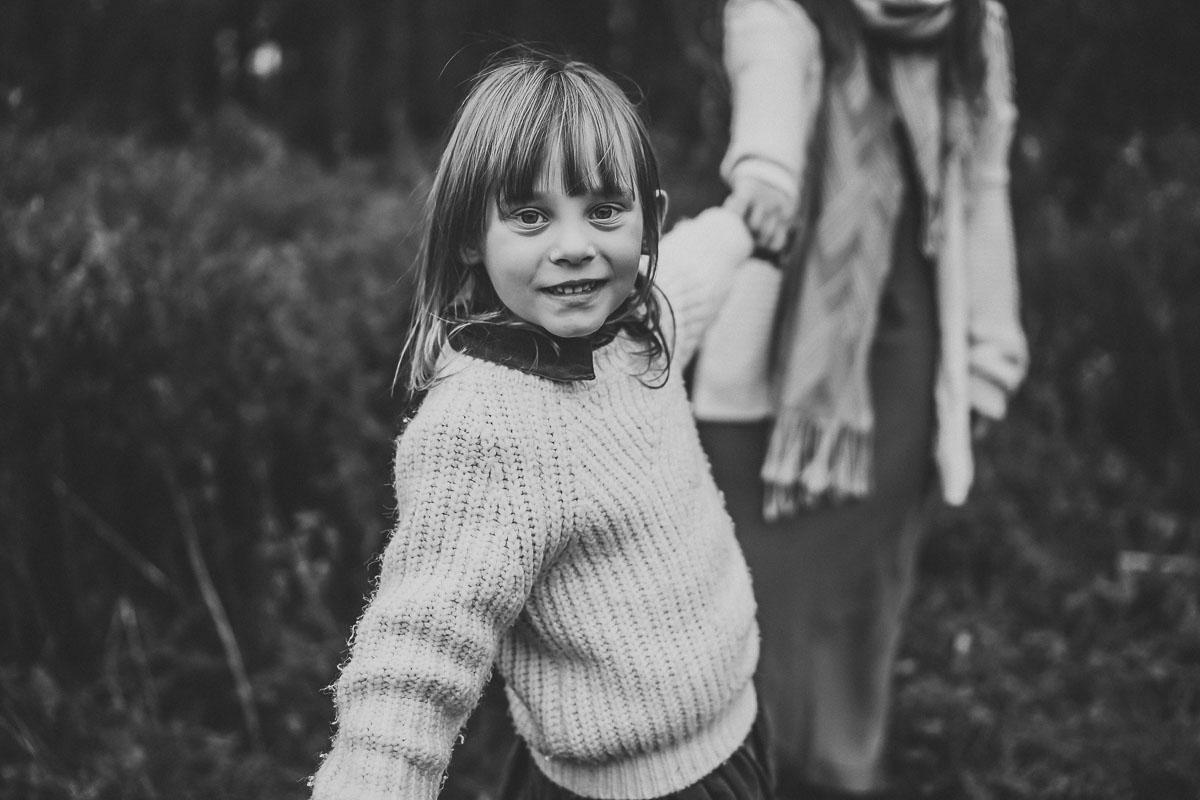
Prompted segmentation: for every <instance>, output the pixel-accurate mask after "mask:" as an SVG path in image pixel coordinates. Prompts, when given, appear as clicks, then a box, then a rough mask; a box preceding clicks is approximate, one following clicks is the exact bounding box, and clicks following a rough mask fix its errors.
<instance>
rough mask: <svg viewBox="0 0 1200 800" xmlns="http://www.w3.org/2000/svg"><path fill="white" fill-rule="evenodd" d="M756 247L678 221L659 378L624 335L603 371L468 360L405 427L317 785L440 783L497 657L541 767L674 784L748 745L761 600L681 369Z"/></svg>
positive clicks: (410, 792) (425, 793)
mask: <svg viewBox="0 0 1200 800" xmlns="http://www.w3.org/2000/svg"><path fill="white" fill-rule="evenodd" d="M750 248H751V243H750V238H749V235H748V234H747V233H746V231H745V229H744V228H743V227H742V224H741V222H740V220H738V219H737V217H735V216H733V215H731V214H729V213H728V212H725V211H722V210H711V211H708V212H705V213H704V214H702V215H701V216H700V217H698V218H697V219H696V220H693V221H690V222H685V223H681V224H680V225H678V226H676V228H675V229H674V230H673V231H672V232H671V233H670V234H668V235H667V236H666V237H664V240H663V243H662V248H661V256H660V281H659V285H660V287H661V288H662V289H663V292H664V294H665V295H666V296H667V297H668V298H669V300H670V302H671V308H672V309H673V312H674V320H675V323H676V324H674V325H672V324H671V321H672V314H671V313H665V314H664V317H665V318H666V319H665V321H666V322H667V323H668V328H669V329H670V330H674V333H675V347H674V349H673V353H674V356H675V362H674V364H673V366H672V370H671V377H670V380H669V381H668V382H667V384H666V386H664V387H663V388H661V389H651V388H648V387H647V386H646V385H645V384H644V383H643V382H642V381H640V380H639V377H640V378H641V379H642V380H645V381H652V380H653V378H654V377H655V375H656V372H654V371H651V372H650V373H646V374H642V373H643V370H644V368H645V359H644V357H641V356H639V355H636V350H637V346H636V345H634V344H633V343H631V342H629V341H627V340H626V339H624V338H621V337H619V338H618V339H616V340H615V341H614V342H612V343H611V344H609V345H607V346H605V347H603V348H601V349H600V350H598V351H597V352H596V353H595V366H596V379H595V380H594V381H580V382H576V383H556V382H553V381H550V380H546V379H544V378H540V377H537V376H533V375H528V374H526V373H524V372H520V371H518V370H515V369H510V368H508V367H504V366H500V365H498V364H495V363H492V362H487V361H482V360H479V359H476V358H472V357H470V356H465V355H461V354H455V355H453V356H451V357H450V358H449V360H448V362H447V365H446V373H445V374H446V378H445V380H444V381H443V382H442V383H440V384H438V385H437V386H435V387H434V388H433V389H432V390H431V391H430V392H429V395H428V397H427V398H426V399H425V402H424V404H423V405H422V407H421V410H420V412H419V413H418V414H417V416H416V418H415V419H414V420H413V421H412V422H411V423H410V425H409V427H408V429H407V431H406V432H405V433H404V435H403V436H402V437H401V438H400V440H399V444H398V447H397V452H396V494H397V505H398V522H397V526H396V529H395V531H394V533H393V535H392V537H391V539H390V541H389V543H388V545H387V548H386V550H385V552H384V556H383V561H382V570H381V575H380V579H379V585H378V588H377V590H376V592H375V595H374V597H373V598H372V599H371V601H370V603H369V604H368V606H367V609H366V611H365V612H364V614H363V616H362V618H361V619H360V621H359V623H358V625H357V627H356V629H355V633H354V638H353V643H352V649H351V657H350V660H349V661H348V662H347V663H346V665H345V666H344V667H343V670H342V674H341V676H340V678H339V679H338V681H337V683H336V685H335V702H336V706H337V712H338V727H337V733H336V735H335V738H334V742H333V746H332V749H331V751H330V752H329V754H328V755H327V756H326V758H325V759H324V761H323V763H322V764H321V767H320V769H319V770H318V772H317V774H316V776H315V777H314V780H313V791H314V797H316V798H346V800H349V799H350V798H354V800H374V798H406V799H407V798H420V799H422V800H428V799H429V798H433V797H435V796H436V795H437V792H438V789H439V787H440V784H441V780H442V775H443V771H444V769H445V767H446V765H447V763H448V761H449V757H450V749H451V746H452V744H453V741H454V738H455V736H456V735H457V733H458V731H459V729H460V728H461V726H462V724H463V723H464V722H465V720H466V718H467V716H468V715H469V713H470V712H471V710H472V708H473V707H474V706H475V704H476V702H477V701H478V698H479V695H480V692H481V691H482V689H483V686H484V683H485V682H486V680H487V677H488V674H489V672H490V669H491V666H492V664H493V662H495V664H496V665H497V666H498V668H499V669H500V671H501V673H502V674H503V675H504V678H505V682H506V686H507V690H508V696H509V701H510V707H511V710H512V716H513V721H514V723H515V726H516V729H517V732H518V733H519V734H520V735H521V736H522V737H524V738H525V740H526V741H527V742H528V743H529V745H530V748H531V750H532V751H533V755H534V758H535V759H536V760H537V763H538V764H539V767H540V768H541V769H542V770H543V772H545V773H546V774H547V775H548V776H549V777H550V778H551V779H553V780H555V781H556V782H558V783H560V784H561V785H564V786H565V787H566V788H568V789H570V790H571V791H573V792H575V793H577V794H580V795H583V796H585V797H597V798H617V797H620V798H650V797H657V796H660V795H663V794H667V793H670V792H673V791H677V790H679V789H681V788H684V787H685V786H688V785H690V784H691V783H694V782H695V781H697V780H699V779H700V778H702V777H703V776H704V775H705V774H707V773H708V772H710V771H712V770H713V769H715V768H716V767H717V766H718V765H719V764H720V763H721V762H722V761H723V760H725V759H726V758H728V757H729V755H730V754H731V753H733V752H734V750H736V749H737V747H738V746H739V745H740V743H741V742H742V740H743V739H744V738H745V737H746V735H747V734H748V732H749V730H750V727H751V725H752V723H753V720H754V716H755V705H756V703H755V696H754V690H753V685H752V683H751V677H752V675H753V673H754V669H755V666H756V663H757V657H758V629H757V626H756V625H755V622H754V600H753V594H752V591H751V586H750V579H749V575H748V572H747V570H746V566H745V562H744V561H743V559H742V556H741V552H740V550H739V548H738V546H737V543H736V540H735V539H734V536H733V526H732V523H731V521H730V519H729V516H728V515H727V514H726V512H725V510H724V508H723V506H722V502H721V497H720V495H719V494H718V492H717V489H716V486H715V484H714V483H713V479H712V476H711V474H710V471H709V468H708V463H707V461H706V459H705V457H704V455H703V452H702V450H701V448H700V444H699V440H698V437H697V434H696V430H695V426H694V424H693V422H692V417H691V412H690V407H689V404H688V398H687V396H686V393H685V391H684V386H683V382H682V378H681V373H682V369H683V366H684V364H685V363H686V360H687V359H688V358H690V356H691V354H692V353H693V352H694V350H695V347H696V343H697V342H698V340H699V338H700V336H701V334H702V332H703V329H704V327H705V325H706V324H707V322H708V320H709V319H711V317H712V315H713V314H714V312H715V310H716V307H717V305H718V300H719V298H720V297H721V296H723V294H724V293H725V291H726V289H727V287H728V285H729V282H730V279H731V276H732V274H733V272H734V267H735V265H737V264H738V263H740V262H742V261H744V260H745V259H746V257H747V256H748V255H749V253H750Z"/></svg>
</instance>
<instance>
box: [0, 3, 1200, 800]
mask: <svg viewBox="0 0 1200 800" xmlns="http://www.w3.org/2000/svg"><path fill="white" fill-rule="evenodd" d="M475 1H476V0H471V2H465V0H464V2H462V3H443V4H438V3H436V2H425V1H423V2H413V3H404V4H394V5H392V4H386V3H376V2H362V3H352V4H340V5H337V7H336V8H335V7H334V5H336V4H330V3H325V2H322V0H303V2H301V0H289V1H288V2H274V3H266V2H262V3H249V4H234V3H222V2H217V0H190V2H188V3H183V4H179V5H178V6H176V7H173V8H175V11H176V13H177V14H178V16H177V17H175V18H173V19H174V22H173V23H172V24H170V25H168V24H166V22H165V21H164V17H163V9H164V8H165V7H163V6H162V4H161V3H154V2H151V0H122V2H107V3H92V2H84V0H54V2H52V3H33V2H25V0H18V1H17V2H14V3H10V4H6V5H4V6H3V7H0V22H2V23H4V24H0V37H3V38H2V39H0V45H2V46H0V88H2V89H3V90H4V93H5V98H6V101H7V105H6V106H5V107H4V112H3V116H4V120H3V121H2V122H0V125H2V127H0V531H2V532H3V536H2V537H0V653H2V655H0V798H9V797H11V798H21V799H22V800H26V799H27V798H30V799H37V798H55V799H56V800H57V798H64V799H65V798H131V799H132V800H140V799H142V798H146V799H147V800H149V798H160V797H170V798H176V797H179V798H188V797H221V798H240V797H247V798H248V797H255V798H294V797H302V796H304V795H305V789H304V784H303V780H304V777H305V775H307V774H308V773H309V772H311V770H312V769H313V768H314V766H315V763H316V754H317V753H319V752H321V751H322V750H323V749H324V748H325V746H326V745H327V742H328V734H329V726H330V723H331V720H332V709H331V707H330V703H329V701H328V697H327V696H325V695H323V694H322V693H321V689H322V687H324V686H326V685H327V684H328V683H329V682H330V681H331V680H332V678H333V676H334V672H335V670H336V665H337V663H338V662H339V661H340V659H341V658H342V657H343V656H344V647H345V642H346V638H347V636H348V633H349V628H350V625H351V624H352V622H353V620H354V618H355V617H356V615H357V613H358V611H359V610H360V608H361V602H362V597H363V595H364V594H365V593H366V592H367V591H369V587H370V566H369V565H370V563H371V560H372V558H373V555H374V553H375V552H376V551H377V550H378V548H379V546H380V545H381V543H382V541H383V536H384V532H385V530H386V528H387V525H388V522H389V513H390V511H389V510H390V505H391V503H392V502H393V501H392V497H391V490H390V486H389V483H390V481H389V478H390V455H391V446H392V445H391V440H392V436H393V434H394V433H395V429H396V428H395V424H394V422H395V419H396V417H397V415H398V411H399V409H398V407H397V402H396V400H395V399H394V398H393V397H392V395H391V393H390V383H391V378H392V370H393V367H394V360H395V357H396V354H397V353H396V351H397V349H398V347H399V343H400V338H401V334H402V329H403V324H404V315H405V313H406V297H407V285H406V283H405V280H404V277H403V276H404V270H405V267H406V265H407V264H408V262H409V261H410V259H411V257H412V254H413V249H414V242H413V241H412V238H411V232H412V229H413V226H414V223H415V221H416V219H417V214H418V211H419V200H420V191H421V187H422V183H423V181H424V179H425V175H426V170H427V165H428V163H429V155H430V152H429V151H430V149H431V148H432V146H433V144H432V143H433V138H432V134H431V132H432V131H433V130H435V129H436V128H437V127H438V126H440V124H441V121H443V116H444V114H445V113H446V109H447V108H452V107H453V102H454V96H455V95H454V92H456V91H458V90H459V89H460V88H461V87H459V86H458V85H457V84H456V83H455V81H456V80H458V79H457V78H455V77H454V76H455V75H458V71H461V70H466V69H468V68H469V63H470V61H471V58H467V57H464V59H463V61H462V62H461V63H460V62H455V65H454V66H453V68H451V69H449V71H448V72H447V73H446V74H444V75H443V74H441V73H439V72H438V71H437V70H434V69H433V68H432V66H431V63H432V62H431V63H426V64H424V65H422V66H420V68H419V69H418V68H416V67H415V66H414V68H413V69H411V70H401V73H402V74H400V75H390V76H389V74H388V70H389V69H392V68H397V69H399V67H397V65H401V66H403V65H406V64H408V65H411V64H412V62H411V61H410V60H406V59H411V58H413V57H414V56H413V53H414V52H427V53H433V52H441V50H439V49H438V48H446V47H450V48H451V52H452V51H453V48H454V47H461V46H463V45H464V39H463V38H462V37H464V36H465V37H466V42H467V44H470V45H471V46H473V47H476V48H478V47H480V46H481V44H480V40H479V39H478V38H475V39H472V38H471V37H472V36H474V35H475V33H478V32H479V31H486V30H495V31H497V32H499V33H503V32H504V30H503V26H501V24H500V23H501V22H504V20H502V19H501V17H503V16H504V14H508V15H509V17H508V19H507V22H505V24H511V26H512V27H511V30H510V31H509V33H511V34H512V35H517V34H518V33H521V34H523V35H528V36H529V37H530V38H541V39H556V38H562V39H563V40H564V41H566V42H568V43H572V44H573V45H574V46H575V49H576V50H577V51H580V52H583V53H585V54H587V55H589V56H593V57H594V58H595V60H598V61H601V62H603V63H605V64H607V65H608V66H610V67H615V68H619V69H621V70H622V71H624V72H625V73H626V74H628V75H630V76H631V77H633V78H634V79H636V80H638V81H639V82H642V83H644V84H646V85H647V94H648V96H649V101H650V102H649V109H650V111H651V112H652V113H651V119H652V120H653V121H654V123H655V125H654V128H655V130H654V135H655V138H656V140H657V143H658V145H659V148H660V151H661V152H662V154H663V156H664V169H665V173H666V184H667V187H668V189H669V190H670V191H671V195H672V213H673V216H676V217H677V216H679V215H681V214H690V213H694V212H695V211H696V210H698V209H700V208H702V207H703V206H704V205H706V204H708V203H711V202H715V201H717V200H719V199H720V196H721V187H720V184H719V180H718V179H717V176H716V166H715V159H716V158H718V157H719V154H720V152H721V148H722V145H723V141H722V137H723V136H724V133H723V127H724V124H725V120H724V119H723V116H722V115H723V114H724V113H725V98H724V97H723V95H722V92H723V88H722V85H721V81H720V77H719V70H718V69H716V68H715V65H714V62H713V61H712V59H713V57H714V55H715V51H714V50H713V45H714V42H715V41H716V39H715V38H714V37H715V35H716V33H715V32H714V30H713V29H712V21H713V13H714V11H715V9H717V8H718V6H719V3H716V2H714V0H704V2H703V3H701V4H699V5H698V6H695V7H693V6H687V5H686V3H685V2H682V0H681V2H676V1H675V0H655V2H653V3H646V4H644V5H639V4H636V3H630V2H617V1H616V0H612V2H608V3H602V4H599V6H598V8H600V9H601V10H603V11H604V14H603V15H601V16H602V17H603V19H604V24H603V25H591V27H590V28H588V29H586V30H585V29H584V28H582V27H578V26H579V25H580V23H579V21H578V20H574V21H572V20H571V19H570V17H571V15H570V14H566V13H565V12H563V11H562V10H561V9H558V10H557V11H555V10H553V9H550V7H549V6H548V5H547V4H546V3H543V2H541V0H537V1H536V2H535V0H520V2H518V0H505V2H503V3H498V4H495V8H494V9H493V10H492V11H490V12H487V13H486V14H484V16H481V17H474V16H472V15H473V14H475V13H476V12H478V13H483V12H479V9H478V8H476V5H473V3H475ZM1006 5H1007V6H1008V8H1009V12H1010V18H1011V21H1012V27H1013V33H1014V44H1015V53H1016V59H1017V60H1016V66H1017V79H1018V97H1019V99H1020V104H1021V109H1022V120H1021V128H1020V133H1019V136H1018V139H1017V142H1016V147H1015V149H1014V160H1013V167H1014V185H1013V194H1014V200H1015V202H1014V208H1015V210H1016V223H1017V230H1018V241H1019V245H1020V264H1021V279H1022V285H1023V294H1024V317H1025V322H1026V327H1027V330H1028V332H1029V335H1030V343H1031V348H1032V352H1033V364H1032V368H1031V372H1030V375H1029V378H1028V380H1027V381H1026V384H1025V385H1024V387H1023V388H1022V389H1021V391H1020V392H1019V393H1018V395H1017V396H1016V397H1015V398H1014V402H1013V406H1012V409H1011V414H1010V417H1009V419H1008V421H1006V422H1005V424H1003V425H1001V426H999V427H998V428H996V429H995V430H994V431H993V433H992V435H991V438H990V439H988V440H987V441H985V442H984V443H983V444H982V446H981V451H980V459H979V461H980V464H979V468H980V475H979V479H978V482H977V486H976V489H975V491H974V493H973V496H972V499H971V501H970V502H969V503H968V504H967V505H966V506H964V507H962V508H958V509H948V510H945V511H944V512H942V513H941V514H940V515H939V516H938V519H937V524H936V526H935V529H934V530H933V531H932V533H931V536H930V539H929V541H928V544H927V547H926V548H925V550H924V555H923V560H922V564H921V571H922V581H921V582H920V584H919V588H918V592H917V595H916V597H915V598H914V607H913V609H912V613H911V615H910V619H911V624H910V627H909V629H908V631H907V634H906V638H905V642H904V652H903V659H902V661H901V664H900V669H899V674H898V676H897V680H898V685H899V692H898V695H897V699H896V706H897V707H896V714H895V721H894V737H893V745H894V746H893V748H892V749H893V767H894V769H895V772H896V773H897V775H898V776H899V777H900V778H901V779H902V780H903V781H905V782H906V783H908V784H910V785H911V786H912V787H913V796H914V797H918V798H972V800H975V799H976V798H979V799H981V800H982V799H986V798H995V799H996V800H1000V799H1001V798H1080V799H1081V800H1082V799H1083V798H1087V799H1088V800H1092V799H1093V798H1094V799H1095V800H1118V798H1121V799H1123V798H1143V797H1144V798H1155V800H1159V799H1160V798H1165V800H1174V798H1189V800H1191V799H1192V798H1195V797H1197V796H1200V760H1198V759H1197V758H1196V753H1198V752H1200V590H1198V584H1200V569H1198V568H1197V566H1196V565H1197V563H1200V562H1198V559H1200V495H1198V494H1197V492H1196V488H1195V487H1196V479H1195V477H1194V476H1195V475H1196V474H1198V473H1200V411H1198V409H1200V359H1197V358H1196V355H1197V353H1200V119H1198V118H1197V115H1198V114H1200V106H1197V105H1196V104H1195V103H1194V102H1193V101H1192V100H1191V91H1192V90H1191V89H1190V87H1189V86H1188V83H1187V81H1186V80H1182V79H1179V77H1178V76H1181V75H1190V74H1194V73H1195V71H1196V70H1195V69H1194V67H1198V66H1200V64H1197V63H1196V62H1197V61H1198V60H1200V50H1196V49H1195V48H1193V47H1191V44H1190V42H1189V41H1188V33H1189V31H1192V30H1194V29H1195V23H1196V22H1197V21H1200V20H1197V14H1198V13H1200V12H1198V11H1197V9H1200V5H1197V6H1195V7H1193V5H1192V4H1187V3H1182V2H1178V1H1175V2H1168V0H1156V2H1154V3H1145V4H1142V3H1135V2H1133V0H1120V2H1117V1H1116V0H1114V2H1111V3H1094V2H1089V0H1055V2H1048V3H1018V2H1009V3H1007V4H1006ZM150 6H155V7H156V9H157V10H152V9H150ZM397 9H399V10H397ZM472 9H474V10H472ZM689 10H691V13H689ZM539 11H544V12H546V13H545V15H543V16H541V17H538V16H537V14H538V13H539ZM142 12H146V15H144V16H142V17H139V19H140V22H139V23H138V25H137V26H134V27H132V28H130V27H128V24H127V23H128V20H129V19H132V18H133V17H135V16H137V15H139V14H141V13H142ZM502 12H503V13H502ZM593 12H595V13H599V12H598V11H597V10H596V9H595V8H593ZM379 14H383V15H385V16H384V17H379V16H375V15H379ZM389 14H390V15H392V16H386V15H389ZM631 14H632V15H631ZM156 15H157V16H156ZM396 15H399V16H396ZM489 15H490V16H489ZM168 16H169V15H168ZM535 18H536V19H535ZM465 19H474V20H475V21H476V27H475V28H474V29H473V30H474V33H472V31H469V30H463V29H462V26H461V24H460V23H461V22H462V21H463V20H465ZM588 19H592V17H588ZM121 20H125V22H124V23H122V22H121ZM380 20H384V22H381V21H380ZM498 20H499V21H498ZM681 20H682V22H681ZM385 23H386V24H385ZM419 26H424V27H419ZM489 26H490V27H489ZM371 28H380V29H381V30H378V31H374V33H372V35H377V36H382V37H383V39H382V41H383V44H380V41H381V40H380V39H372V38H371V36H369V35H368V32H370V31H369V29H371ZM225 30H233V31H235V32H236V34H237V35H236V36H235V37H234V38H233V39H230V38H228V37H227V38H225V39H220V40H219V42H218V44H220V47H223V48H226V50H225V51H222V50H220V49H219V48H218V50H219V52H218V54H217V55H218V56H219V55H220V52H226V54H228V52H227V50H228V48H230V47H232V48H233V51H232V52H234V54H235V58H234V61H233V62H231V63H232V64H233V68H232V71H230V70H229V69H225V71H224V72H222V66H221V65H222V63H225V62H222V61H221V59H220V58H218V57H217V56H213V55H212V53H211V52H210V51H209V49H207V48H210V47H211V46H213V44H214V42H213V37H214V36H217V35H219V34H221V32H222V31H225ZM138 31H141V32H142V34H146V35H151V38H152V40H153V41H155V42H158V44H157V45H156V46H155V47H154V48H151V50H150V51H148V52H149V53H150V55H145V54H143V55H142V56H137V57H135V56H134V50H135V49H136V48H135V47H134V43H136V42H138V41H144V37H143V39H139V36H140V35H141V34H137V32H138ZM338 31H340V33H338ZM418 31H421V32H424V33H422V35H420V36H418V35H417V32H418ZM118 34H119V35H118ZM135 34H136V35H135ZM89 37H95V38H89ZM195 37H200V38H199V39H195ZM322 37H323V38H322ZM389 37H396V38H389ZM406 37H408V38H406ZM412 39H416V40H420V41H421V42H422V43H423V45H424V46H425V47H427V48H428V50H427V51H419V50H417V51H409V50H405V48H406V47H408V46H409V45H411V44H412V42H411V40H412ZM193 40H194V41H193ZM265 41H275V42H279V43H281V45H282V46H283V64H284V65H285V66H284V67H283V69H282V72H281V73H280V74H279V75H278V76H276V78H272V79H269V80H265V81H263V80H258V79H252V78H251V77H248V76H247V75H246V74H243V73H242V72H240V71H239V70H240V67H239V66H238V65H239V64H242V63H243V62H244V59H245V58H246V57H247V56H249V55H250V54H251V53H252V51H253V49H254V47H256V46H257V44H259V43H262V42H265ZM81 42H83V43H86V45H87V46H86V47H84V48H83V49H79V50H72V49H71V48H72V46H73V45H72V43H76V44H78V43H81ZM189 42H190V44H189ZM380 47H382V48H383V49H382V51H380V52H377V53H376V54H375V55H374V56H372V57H371V58H366V57H365V56H364V55H363V54H364V53H368V52H373V51H375V50H377V49H378V48H380ZM39 48H40V49H39ZM405 53H408V55H405ZM54 54H57V55H54ZM472 58H473V57H472ZM373 59H374V60H373ZM439 63H444V62H439ZM288 64H293V65H295V66H287V65H288ZM664 64H665V65H667V66H664ZM228 66H229V65H228V64H226V67H228ZM667 67H669V69H668V68H667ZM293 69H294V70H295V72H289V70H293ZM214 70H215V72H214ZM364 70H365V71H367V72H370V71H374V72H375V73H377V74H376V76H375V78H373V79H372V80H371V81H366V82H363V81H360V80H359V78H361V77H362V75H363V74H364ZM204 75H207V76H208V77H205V78H202V79H201V78H198V77H197V76H204ZM356 76H357V77H356ZM206 81H207V82H206ZM206 87H207V88H206ZM347 87H353V91H351V90H350V89H348V88H347ZM306 88H307V89H308V90H309V91H310V93H311V95H312V96H311V97H308V98H307V99H304V98H305V95H304V92H305V90H306ZM14 92H16V94H14ZM422 98H423V99H422ZM242 108H246V109H249V111H242V110H238V109H242ZM379 115H382V116H379ZM418 119H423V120H424V121H420V122H418ZM371 120H374V122H372V121H371ZM264 121H268V122H270V123H271V124H265V122H264ZM377 125H383V127H382V128H378V127H372V126H377ZM426 128H428V130H426ZM371 131H375V133H370V132H371ZM381 131H382V132H381ZM164 134H169V135H164ZM338 142H342V144H338ZM297 143H299V144H301V145H302V147H300V148H297V147H296V145H297ZM361 151H368V152H371V153H372V155H371V157H370V158H369V159H367V158H363V157H361V156H359V155H356V153H359V152H361ZM331 154H332V156H333V157H332V158H331ZM1129 556H1135V557H1136V558H1132V559H1131V558H1128V557H1129ZM1172 558H1174V559H1176V560H1175V561H1170V560H1169V559H1172ZM1167 564H1174V565H1176V568H1175V569H1174V571H1171V570H1169V569H1167V568H1166V567H1165V566H1164V565H1167ZM1131 565H1135V566H1136V568H1134V567H1132V566H1131ZM1137 565H1140V566H1137ZM1189 570H1190V571H1189ZM507 726H508V723H507V720H506V717H505V709H504V705H503V700H502V697H501V696H500V694H499V693H498V691H497V687H496V686H495V685H493V686H492V687H491V689H490V690H489V692H488V694H487V696H486V697H485V701H484V703H483V706H482V707H481V710H480V712H479V713H477V714H476V716H475V717H474V718H473V720H472V721H471V723H470V725H469V726H468V729H467V731H466V741H465V744H463V745H461V746H459V747H458V748H457V750H456V753H455V762H454V767H453V768H452V771H451V779H450V781H449V783H448V784H447V787H446V791H445V796H446V797H447V800H468V799H469V800H476V798H480V797H483V796H486V793H487V792H488V791H490V790H491V781H492V780H493V779H494V778H495V776H496V774H497V773H498V771H499V769H500V766H501V761H502V758H503V753H504V749H505V746H506V744H507V742H508V741H509V737H510V736H511V731H510V730H509V729H508V727H507Z"/></svg>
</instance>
